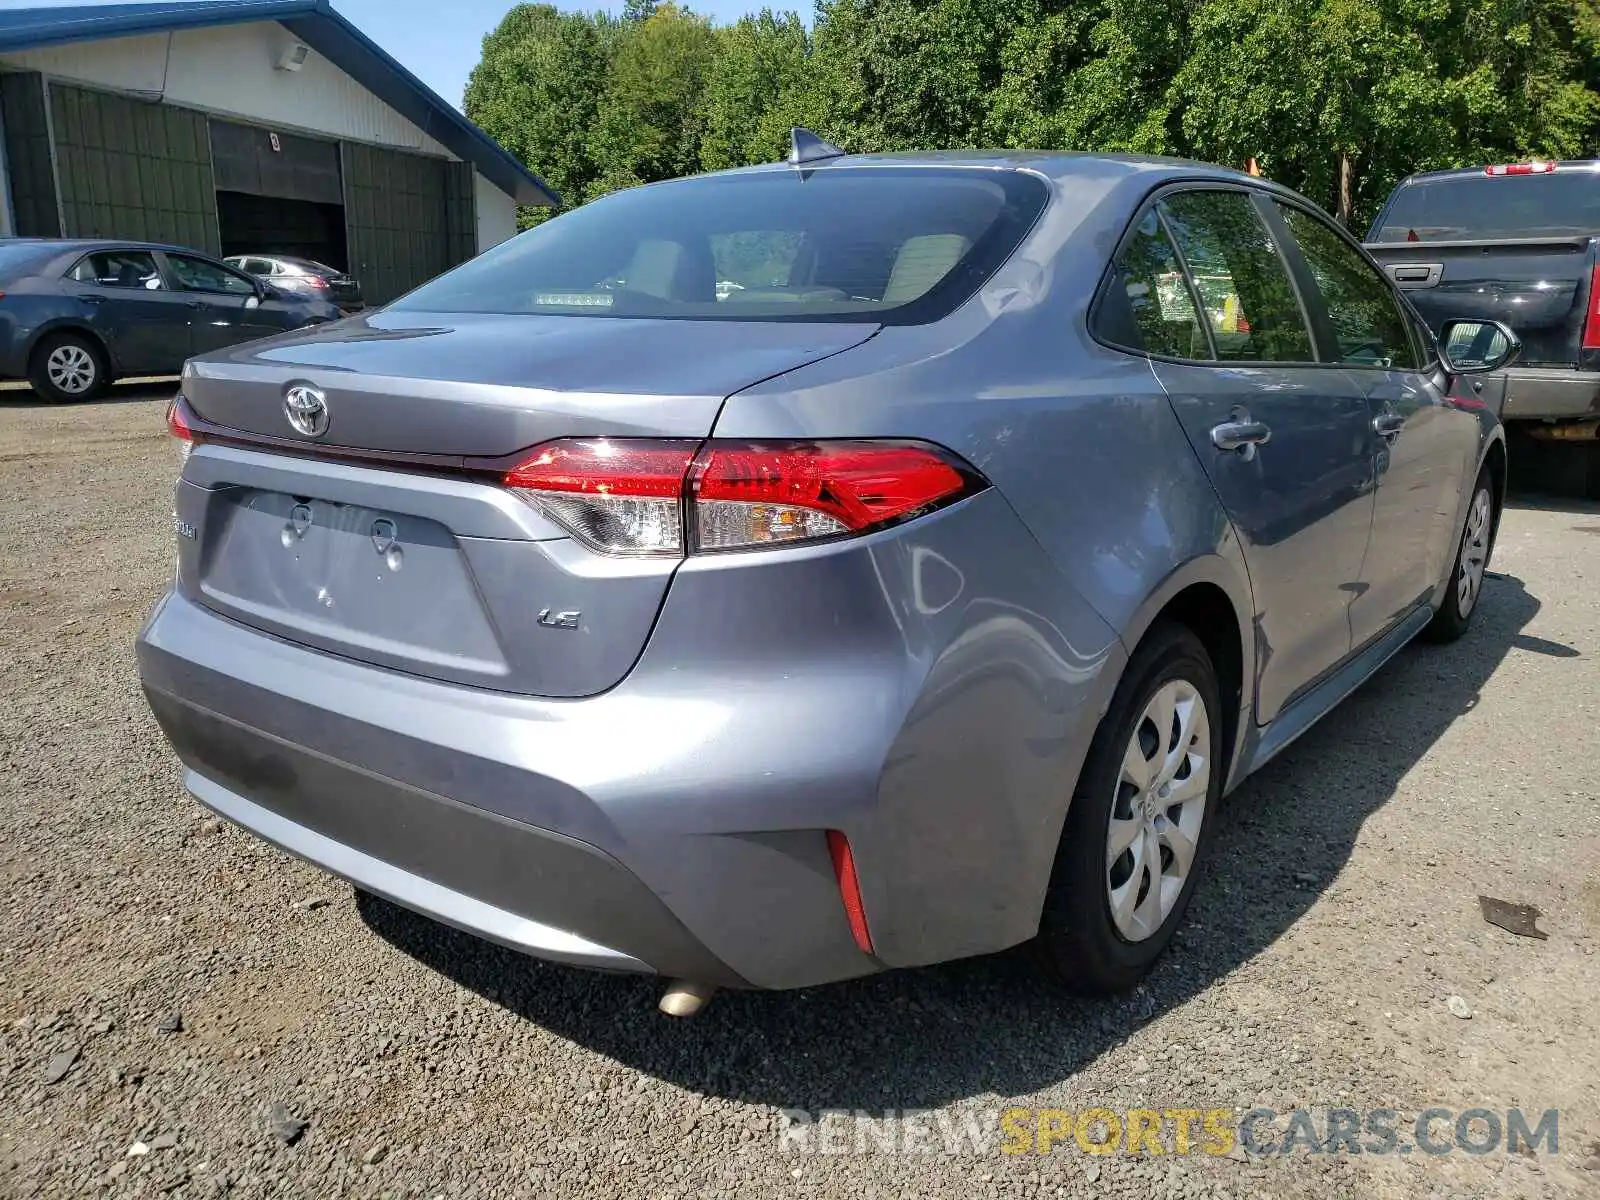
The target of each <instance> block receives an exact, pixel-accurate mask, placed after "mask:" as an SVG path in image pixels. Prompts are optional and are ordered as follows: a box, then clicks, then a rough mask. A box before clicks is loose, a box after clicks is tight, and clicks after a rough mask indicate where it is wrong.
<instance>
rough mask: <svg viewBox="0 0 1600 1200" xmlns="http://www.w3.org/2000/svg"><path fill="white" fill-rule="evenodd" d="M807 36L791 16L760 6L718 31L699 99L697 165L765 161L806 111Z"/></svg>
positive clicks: (713, 167) (778, 151)
mask: <svg viewBox="0 0 1600 1200" xmlns="http://www.w3.org/2000/svg"><path fill="white" fill-rule="evenodd" d="M810 51H811V39H810V37H809V36H808V35H807V34H806V27H805V26H804V25H803V24H802V23H801V21H800V18H799V17H798V16H796V15H795V14H794V13H792V12H791V13H784V14H782V15H781V16H780V15H776V14H774V13H773V11H772V10H771V9H769V8H768V9H762V10H761V12H760V13H759V14H758V15H756V16H750V17H743V18H741V19H740V20H739V21H737V22H735V23H734V24H732V25H729V26H727V27H725V28H723V29H719V30H717V45H716V57H715V58H714V59H713V60H712V62H711V64H710V66H709V68H708V70H707V72H706V78H705V90H704V92H703V94H702V96H701V101H700V105H701V113H702V116H703V118H704V122H705V126H704V132H703V134H702V136H701V140H700V165H701V166H702V167H703V168H704V169H705V170H707V171H717V170H722V169H723V168H725V167H737V166H745V165H747V164H749V163H757V162H771V161H773V160H775V159H778V158H781V157H782V156H783V155H784V154H785V153H786V152H787V150H788V143H789V130H790V129H791V128H793V127H794V126H795V125H798V124H803V123H804V117H805V115H806V111H807V109H808V108H809V99H810V97H809V93H808V89H807V82H808V74H807V65H808V63H807V58H808V55H809V54H810Z"/></svg>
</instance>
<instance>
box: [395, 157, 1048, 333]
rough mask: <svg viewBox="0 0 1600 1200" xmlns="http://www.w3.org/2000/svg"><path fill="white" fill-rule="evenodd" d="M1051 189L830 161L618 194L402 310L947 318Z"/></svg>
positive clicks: (430, 287)
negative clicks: (809, 167) (805, 168)
mask: <svg viewBox="0 0 1600 1200" xmlns="http://www.w3.org/2000/svg"><path fill="white" fill-rule="evenodd" d="M1048 199H1049V188H1048V186H1047V185H1046V184H1045V182H1044V181H1043V180H1042V179H1040V178H1038V177H1037V176H1035V175H1032V174H1029V173H1027V172H1023V171H1014V170H1004V169H986V168H964V169H960V170H954V169H949V168H939V167H895V168H883V167H820V168H817V169H814V170H809V171H805V172H800V171H795V170H790V169H784V170H766V171H754V172H750V173H744V174H734V175H713V176H704V177H700V178H695V179H683V180H675V181H672V182H670V183H661V184H652V185H650V186H648V187H639V188H633V189H631V190H628V191H623V192H617V193H614V194H612V195H610V196H606V197H604V198H602V199H600V200H596V201H594V202H593V203H591V204H585V205H583V206H581V207H580V208H576V209H574V210H572V211H571V212H569V213H565V214H563V215H562V216H560V217H557V218H556V219H555V220H552V221H546V222H544V223H543V224H541V225H539V226H537V227H535V228H533V229H531V230H529V231H528V232H526V233H524V234H522V235H520V236H519V237H516V238H513V239H512V240H511V241H509V242H505V243H502V244H501V245H500V246H497V247H495V248H494V249H493V250H490V251H489V252H488V253H486V254H483V255H480V256H479V257H478V258H476V259H473V260H472V261H471V262H468V263H465V264H463V265H462V266H460V267H458V268H456V269H455V270H454V271H451V272H449V273H447V274H445V275H443V276H440V277H439V278H438V279H436V280H433V281H432V282H430V283H426V284H424V285H423V286H422V287H420V288H418V289H417V290H416V291H414V292H412V293H411V294H410V295H408V296H406V297H404V298H402V299H401V300H399V301H398V302H396V303H395V304H394V305H393V306H392V307H394V308H397V309H400V310H402V311H404V310H411V311H434V312H496V313H523V312H548V313H561V314H566V315H572V316H583V317H665V318H685V319H691V320H733V321H737V320H752V321H786V320H793V321H806V320H822V321H862V322H872V323H883V324H917V323H922V322H926V321H930V320H937V319H938V318H939V317H940V316H943V315H944V314H946V313H948V312H951V311H953V310H954V308H955V307H956V306H957V305H959V304H961V303H963V302H964V301H966V300H967V299H969V298H970V297H971V296H972V295H973V294H974V293H975V292H976V290H977V289H978V287H980V286H981V285H982V284H983V282H984V281H985V280H986V279H987V278H988V277H989V276H990V275H992V274H993V272H994V271H995V270H996V269H997V268H998V267H999V266H1000V264H1001V263H1003V262H1004V261H1005V260H1006V258H1007V257H1008V256H1009V255H1010V254H1011V252H1012V251H1013V250H1015V249H1016V247H1017V246H1018V245H1019V244H1020V242H1021V241H1022V239H1023V237H1024V236H1026V234H1027V232H1028V230H1029V229H1030V228H1031V227H1032V225H1033V222H1034V220H1035V219H1036V218H1037V217H1038V215H1039V213H1040V212H1041V211H1043V209H1044V206H1045V204H1046V203H1047V201H1048Z"/></svg>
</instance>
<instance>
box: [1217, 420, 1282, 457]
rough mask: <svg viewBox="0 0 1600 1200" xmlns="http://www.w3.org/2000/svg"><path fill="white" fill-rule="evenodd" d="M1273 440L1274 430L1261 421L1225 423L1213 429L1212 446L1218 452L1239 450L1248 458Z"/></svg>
mask: <svg viewBox="0 0 1600 1200" xmlns="http://www.w3.org/2000/svg"><path fill="white" fill-rule="evenodd" d="M1271 440H1272V430H1270V429H1268V428H1267V427H1266V426H1265V425H1263V424H1262V423H1261V422H1260V421H1250V420H1244V421H1224V422H1223V423H1222V424H1221V425H1214V426H1212V429H1211V444H1212V445H1213V446H1215V447H1216V448H1217V449H1218V450H1238V451H1241V452H1243V453H1244V454H1246V455H1247V456H1248V455H1249V454H1251V453H1253V452H1254V450H1255V448H1256V447H1257V446H1265V445H1266V444H1267V443H1268V442H1270V441H1271Z"/></svg>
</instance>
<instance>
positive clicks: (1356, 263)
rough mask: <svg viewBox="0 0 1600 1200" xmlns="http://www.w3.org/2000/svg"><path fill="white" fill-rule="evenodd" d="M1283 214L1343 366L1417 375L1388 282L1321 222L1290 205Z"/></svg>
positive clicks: (1402, 319)
mask: <svg viewBox="0 0 1600 1200" xmlns="http://www.w3.org/2000/svg"><path fill="white" fill-rule="evenodd" d="M1278 210H1279V211H1280V212H1281V213H1283V219H1284V221H1285V222H1286V223H1287V224H1288V226H1289V232H1290V233H1292V234H1294V240H1295V241H1296V242H1298V243H1299V245H1300V253H1301V255H1303V256H1304V258H1305V260H1306V265H1307V266H1308V267H1310V268H1311V274H1312V276H1313V277H1314V278H1315V279H1316V281H1317V290H1318V291H1319V292H1321V293H1322V302H1323V304H1325V305H1326V306H1327V309H1328V316H1329V318H1330V319H1331V320H1332V321H1333V332H1334V336H1335V337H1337V338H1338V339H1339V359H1340V361H1341V362H1346V363H1351V364H1355V365H1361V366H1368V367H1400V368H1404V369H1406V370H1415V369H1416V367H1417V366H1418V365H1419V364H1418V362H1417V355H1416V350H1415V349H1414V347H1413V346H1412V342H1411V336H1410V332H1409V331H1408V330H1407V328H1406V319H1405V316H1404V314H1403V313H1402V312H1401V311H1400V302H1399V301H1398V300H1397V299H1396V298H1395V294H1394V291H1393V289H1391V288H1390V287H1389V284H1388V282H1387V281H1386V280H1385V279H1384V278H1383V276H1382V275H1380V274H1378V272H1377V271H1376V270H1374V269H1373V267H1372V265H1371V264H1370V263H1368V262H1367V260H1366V259H1364V258H1362V257H1361V255H1359V254H1357V253H1356V252H1355V251H1354V250H1352V249H1351V248H1350V246H1349V244H1348V243H1347V242H1346V241H1345V240H1344V239H1343V238H1342V237H1340V236H1339V235H1338V234H1337V233H1335V232H1334V231H1333V230H1332V229H1330V228H1328V226H1327V225H1326V224H1324V223H1323V222H1322V221H1321V220H1319V219H1318V218H1316V217H1314V216H1312V215H1311V214H1310V213H1308V212H1305V211H1304V210H1302V209H1298V208H1292V207H1290V206H1289V205H1287V204H1280V205H1279V206H1278Z"/></svg>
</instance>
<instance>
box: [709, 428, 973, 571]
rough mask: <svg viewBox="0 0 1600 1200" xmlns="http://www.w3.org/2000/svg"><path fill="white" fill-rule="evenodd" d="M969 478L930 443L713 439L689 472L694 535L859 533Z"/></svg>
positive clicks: (768, 538)
mask: <svg viewBox="0 0 1600 1200" xmlns="http://www.w3.org/2000/svg"><path fill="white" fill-rule="evenodd" d="M969 478H970V475H969V473H967V472H964V471H962V470H961V469H960V468H958V467H957V466H956V465H955V463H954V462H953V461H951V459H950V458H949V456H947V455H945V454H944V453H942V452H941V451H937V450H934V449H933V448H932V447H929V446H919V445H896V444H893V443H888V444H885V443H859V442H810V443H805V444H802V445H789V446H764V445H750V446H722V445H719V444H717V443H716V442H712V443H710V444H709V445H708V446H707V447H706V449H705V451H704V452H703V453H702V454H701V455H700V457H699V459H698V460H697V461H696V463H695V470H694V475H693V478H692V481H691V486H692V488H693V492H692V499H693V501H694V515H695V534H696V545H697V547H698V548H699V549H701V550H730V549H744V548H746V547H749V546H762V545H769V544H771V543H774V542H803V541H811V540H814V539H816V538H828V537H838V536H840V535H842V534H848V533H864V532H866V531H867V530H869V529H876V528H879V527H881V526H884V525H889V524H893V523H894V522H896V521H900V520H904V519H905V518H907V517H911V516H916V515H917V514H918V513H922V512H925V511H927V510H928V509H930V508H932V507H934V506H935V505H938V504H940V503H943V502H947V501H949V500H951V499H953V498H955V497H957V496H960V495H962V494H964V493H965V492H966V491H967V490H968V480H969Z"/></svg>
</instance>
